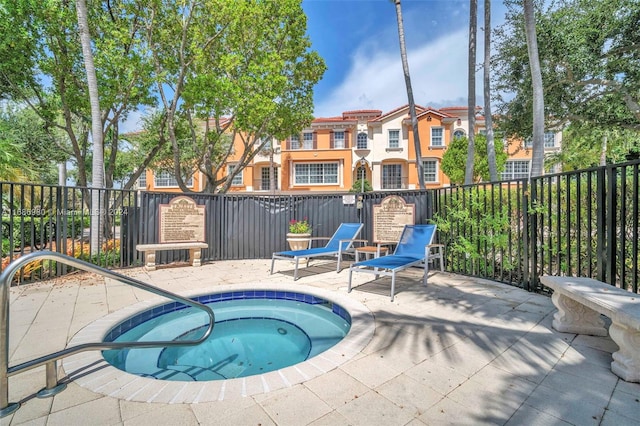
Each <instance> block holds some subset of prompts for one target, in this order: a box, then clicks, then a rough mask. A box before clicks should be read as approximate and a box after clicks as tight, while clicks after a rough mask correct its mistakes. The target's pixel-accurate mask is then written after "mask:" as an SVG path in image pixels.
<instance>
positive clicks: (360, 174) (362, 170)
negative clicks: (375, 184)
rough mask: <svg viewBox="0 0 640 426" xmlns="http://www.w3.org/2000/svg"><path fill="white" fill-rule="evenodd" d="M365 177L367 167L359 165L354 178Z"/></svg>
mask: <svg viewBox="0 0 640 426" xmlns="http://www.w3.org/2000/svg"><path fill="white" fill-rule="evenodd" d="M361 179H367V168H366V167H365V166H359V167H358V172H357V177H356V180H361Z"/></svg>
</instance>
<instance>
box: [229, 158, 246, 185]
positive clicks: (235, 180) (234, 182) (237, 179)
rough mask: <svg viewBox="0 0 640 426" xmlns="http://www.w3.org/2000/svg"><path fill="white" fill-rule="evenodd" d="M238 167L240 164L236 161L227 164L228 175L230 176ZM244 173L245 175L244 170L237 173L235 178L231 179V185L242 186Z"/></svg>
mask: <svg viewBox="0 0 640 426" xmlns="http://www.w3.org/2000/svg"><path fill="white" fill-rule="evenodd" d="M236 167H238V164H235V163H230V164H229V165H227V176H230V175H231V174H232V173H233V172H234V171H235V169H236ZM242 175H244V173H243V172H242V171H241V172H240V173H238V174H237V175H235V176H234V177H233V179H231V186H242V185H243V182H244V180H243V179H242Z"/></svg>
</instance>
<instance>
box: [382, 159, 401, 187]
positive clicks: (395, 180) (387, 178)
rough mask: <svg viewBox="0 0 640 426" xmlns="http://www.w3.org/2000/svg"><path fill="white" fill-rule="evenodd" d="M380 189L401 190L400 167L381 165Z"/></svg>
mask: <svg viewBox="0 0 640 426" xmlns="http://www.w3.org/2000/svg"><path fill="white" fill-rule="evenodd" d="M382 189H402V165H401V164H383V165H382Z"/></svg>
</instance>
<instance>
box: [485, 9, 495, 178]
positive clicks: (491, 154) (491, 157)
mask: <svg viewBox="0 0 640 426" xmlns="http://www.w3.org/2000/svg"><path fill="white" fill-rule="evenodd" d="M483 71H484V74H483V77H484V120H485V121H484V122H485V128H486V129H487V157H488V158H487V160H488V162H489V179H490V180H491V181H492V182H495V181H497V180H498V170H497V169H498V168H497V166H496V148H495V144H494V138H493V118H492V117H491V78H490V71H491V0H484V70H483Z"/></svg>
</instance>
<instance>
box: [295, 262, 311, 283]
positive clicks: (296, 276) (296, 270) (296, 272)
mask: <svg viewBox="0 0 640 426" xmlns="http://www.w3.org/2000/svg"><path fill="white" fill-rule="evenodd" d="M295 259H296V268H295V269H294V271H293V280H294V281H296V280H297V279H298V261H299V260H300V259H299V258H297V257H296V258H295ZM308 265H309V263H307V266H308Z"/></svg>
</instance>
